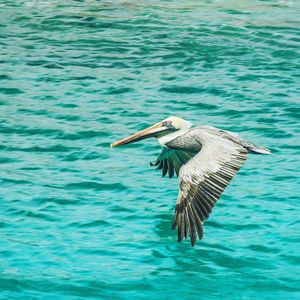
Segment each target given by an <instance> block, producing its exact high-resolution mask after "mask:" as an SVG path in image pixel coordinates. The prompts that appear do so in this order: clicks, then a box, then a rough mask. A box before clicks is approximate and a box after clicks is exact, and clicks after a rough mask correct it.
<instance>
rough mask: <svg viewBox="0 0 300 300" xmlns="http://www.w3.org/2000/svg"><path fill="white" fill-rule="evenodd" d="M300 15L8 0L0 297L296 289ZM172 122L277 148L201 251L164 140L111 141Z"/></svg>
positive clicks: (216, 6)
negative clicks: (178, 205)
mask: <svg viewBox="0 0 300 300" xmlns="http://www.w3.org/2000/svg"><path fill="white" fill-rule="evenodd" d="M237 2H239V4H237ZM299 9H300V2H299V1H296V0H294V1H292V0H291V1H225V0H224V1H92V0H91V1H58V0H56V1H48V0H40V1H38V0H36V1H4V0H0V36H1V39H0V44H1V47H0V79H1V81H0V93H1V98H0V104H1V105H0V121H1V123H0V147H1V152H0V163H1V173H0V174H1V182H0V198H1V200H0V210H1V215H0V237H1V247H0V289H1V294H0V298H1V299H106V298H108V299H219V298H222V299H268V298H272V299H300V284H299V282H300V258H299V242H300V236H299V231H300V226H299V213H300V212H299V190H300V183H299V167H300V165H299V152H300V145H299V144H300V143H299V131H300V130H299V102H300V100H299V91H300V85H299V81H300V80H299V79H300V78H299V77H300V75H299V74H300V72H299V70H300V54H299V46H300V21H299V20H300V19H299ZM169 115H178V116H181V117H184V118H186V119H188V120H190V121H192V122H193V123H194V124H210V125H213V126H216V127H220V128H224V129H227V130H232V131H236V132H238V133H240V134H241V135H242V136H243V137H245V138H248V139H250V140H252V141H255V142H256V143H257V144H260V145H264V146H267V147H269V148H270V149H271V150H272V152H273V154H272V155H270V156H255V155H252V156H250V158H249V160H248V161H247V162H246V165H245V167H244V168H243V169H242V170H241V171H240V173H239V174H238V176H236V177H235V178H234V180H233V182H232V184H231V185H230V186H229V187H228V189H226V192H225V193H224V195H223V197H222V199H221V200H220V201H219V202H218V204H217V207H216V208H215V209H214V211H213V213H212V215H211V217H210V218H209V220H208V221H207V223H206V224H205V228H204V230H205V236H204V240H203V241H201V242H198V243H197V245H196V246H195V247H194V248H192V247H191V246H190V243H189V241H184V242H183V243H177V233H176V232H173V231H172V230H171V223H172V218H173V211H174V206H175V202H176V198H177V179H176V178H173V179H171V180H169V179H162V178H161V176H160V173H159V172H156V171H154V170H153V169H151V168H150V167H149V162H150V161H153V160H155V159H156V156H157V155H158V154H159V152H160V146H159V145H158V143H157V142H156V141H155V140H147V141H142V142H140V143H136V144H133V145H130V146H127V147H123V148H117V149H110V148H109V144H110V143H111V142H112V141H114V140H116V139H119V138H120V137H124V136H126V135H128V134H129V133H133V132H135V131H137V130H140V129H142V128H144V127H145V126H148V125H151V124H153V123H154V122H157V121H160V120H161V119H163V118H165V117H167V116H169Z"/></svg>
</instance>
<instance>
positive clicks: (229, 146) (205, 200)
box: [172, 137, 248, 246]
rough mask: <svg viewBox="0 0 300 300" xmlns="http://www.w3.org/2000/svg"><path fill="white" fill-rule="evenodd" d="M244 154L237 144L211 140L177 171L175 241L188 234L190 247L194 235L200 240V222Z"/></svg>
mask: <svg viewBox="0 0 300 300" xmlns="http://www.w3.org/2000/svg"><path fill="white" fill-rule="evenodd" d="M247 153H248V151H247V150H246V149H245V148H243V147H242V146H240V145H238V144H235V143H233V142H231V141H228V140H225V139H223V138H220V137H217V138H216V137H212V138H211V139H209V140H208V141H207V142H206V143H203V144H202V149H201V151H200V152H199V153H198V154H197V155H195V156H194V157H193V158H192V159H190V160H189V162H188V163H186V164H185V165H184V166H183V167H182V168H181V169H180V173H179V188H180V190H179V195H178V199H177V204H176V208H175V215H174V219H173V226H172V228H173V229H175V228H176V227H178V241H181V240H182V239H183V235H185V236H187V234H189V235H190V237H191V243H192V245H193V246H194V244H195V243H196V233H197V235H198V238H199V239H200V240H201V239H202V237H203V222H204V221H205V220H206V219H207V218H208V217H209V214H210V213H211V211H212V209H213V207H214V205H215V203H216V201H217V200H218V199H219V198H220V196H221V194H222V193H223V191H224V189H225V188H226V186H227V185H228V183H229V182H230V180H231V179H232V178H233V176H234V175H235V174H236V173H237V172H238V170H239V169H240V168H241V166H242V165H243V163H244V162H245V160H246V159H247ZM187 231H188V232H187Z"/></svg>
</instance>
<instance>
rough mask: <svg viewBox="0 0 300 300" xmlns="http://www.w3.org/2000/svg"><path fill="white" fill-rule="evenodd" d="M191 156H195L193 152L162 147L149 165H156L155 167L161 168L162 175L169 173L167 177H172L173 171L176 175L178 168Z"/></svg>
mask: <svg viewBox="0 0 300 300" xmlns="http://www.w3.org/2000/svg"><path fill="white" fill-rule="evenodd" d="M193 156H195V153H192V152H189V151H183V150H174V149H170V148H167V147H164V148H163V150H162V151H161V153H160V155H159V156H158V158H157V160H156V161H155V162H154V163H150V166H156V169H159V170H162V176H163V177H164V176H166V174H169V178H172V177H173V176H174V171H175V173H176V175H177V176H178V174H179V170H180V168H181V167H182V166H183V165H185V164H186V163H187V162H188V161H189V160H190V159H191V158H192V157H193Z"/></svg>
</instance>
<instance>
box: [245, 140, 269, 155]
mask: <svg viewBox="0 0 300 300" xmlns="http://www.w3.org/2000/svg"><path fill="white" fill-rule="evenodd" d="M246 148H247V150H248V151H249V152H252V153H256V154H271V151H270V150H269V149H267V148H265V147H260V146H256V145H254V144H252V143H250V142H248V145H247V146H246Z"/></svg>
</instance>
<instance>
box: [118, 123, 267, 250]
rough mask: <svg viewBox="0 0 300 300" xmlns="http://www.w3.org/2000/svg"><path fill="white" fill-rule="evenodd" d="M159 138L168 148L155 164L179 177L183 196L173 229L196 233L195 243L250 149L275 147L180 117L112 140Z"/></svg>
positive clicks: (262, 150) (260, 150)
mask: <svg viewBox="0 0 300 300" xmlns="http://www.w3.org/2000/svg"><path fill="white" fill-rule="evenodd" d="M150 136H154V137H156V138H157V139H158V141H159V142H160V144H161V145H162V146H163V150H162V152H161V154H160V155H159V157H158V158H157V160H156V162H155V163H151V165H152V166H156V167H157V169H161V170H162V175H163V176H165V175H166V174H168V175H169V177H170V178H171V177H173V176H174V174H175V173H176V174H177V175H178V177H179V194H178V198H177V204H176V208H175V214H174V220H173V226H172V228H173V229H175V228H176V227H178V241H181V240H182V239H183V237H185V238H187V236H188V235H190V237H191V243H192V245H194V244H195V242H196V236H197V235H198V237H199V239H202V237H203V223H204V221H205V220H206V219H207V218H208V217H209V214H210V213H211V211H212V208H213V207H214V206H215V203H216V201H217V200H218V199H219V198H220V196H221V194H222V193H223V191H224V189H225V188H226V186H227V185H228V183H229V182H230V180H231V179H232V178H233V177H234V175H235V174H236V173H237V172H238V170H239V169H240V168H241V166H242V165H243V163H244V162H245V160H246V159H247V155H248V153H257V154H269V153H270V151H269V150H268V149H266V148H264V147H259V146H256V145H254V144H252V143H251V142H249V141H247V140H244V139H242V138H241V137H240V136H239V135H238V134H236V133H233V132H229V131H225V130H220V129H217V128H214V127H211V126H199V127H195V128H191V123H190V122H187V121H185V120H183V119H181V118H178V117H169V118H167V119H166V120H164V121H162V122H160V123H157V124H155V125H154V126H151V127H150V128H149V129H146V130H143V131H140V132H138V133H137V134H135V135H132V136H130V137H128V138H125V139H122V140H120V141H118V142H115V143H114V144H112V146H118V145H122V144H126V143H130V142H133V141H136V140H140V139H142V138H143V137H150Z"/></svg>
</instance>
